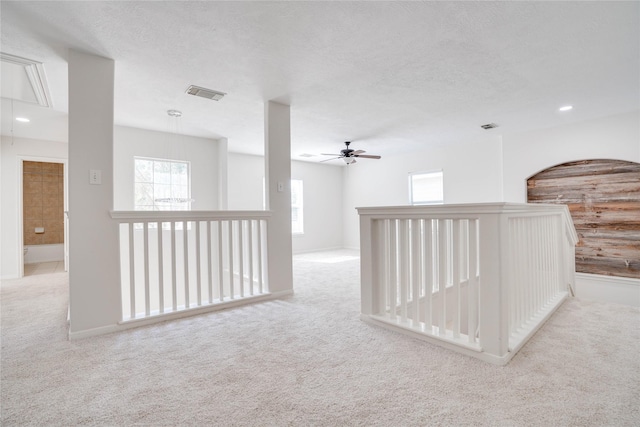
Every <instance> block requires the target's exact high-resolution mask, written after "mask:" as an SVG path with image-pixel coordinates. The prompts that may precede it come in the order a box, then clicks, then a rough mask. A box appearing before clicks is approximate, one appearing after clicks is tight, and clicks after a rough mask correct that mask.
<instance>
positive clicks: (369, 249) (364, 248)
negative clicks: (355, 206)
mask: <svg viewBox="0 0 640 427" xmlns="http://www.w3.org/2000/svg"><path fill="white" fill-rule="evenodd" d="M372 226H373V221H372V220H371V216H369V215H363V214H361V213H360V294H361V295H360V305H361V307H360V313H361V314H362V315H366V316H370V315H372V314H374V308H373V307H374V306H373V301H374V289H373V285H374V279H375V277H374V276H375V275H374V271H373V254H374V251H373V243H374V239H373V232H372V231H373V230H372Z"/></svg>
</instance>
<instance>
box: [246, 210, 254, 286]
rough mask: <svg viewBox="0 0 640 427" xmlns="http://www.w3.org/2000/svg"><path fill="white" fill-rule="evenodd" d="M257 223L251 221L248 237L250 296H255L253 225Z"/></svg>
mask: <svg viewBox="0 0 640 427" xmlns="http://www.w3.org/2000/svg"><path fill="white" fill-rule="evenodd" d="M254 223H255V220H249V227H248V230H247V231H248V232H249V233H248V235H247V240H248V247H249V250H248V252H249V295H253V250H254V248H253V225H254Z"/></svg>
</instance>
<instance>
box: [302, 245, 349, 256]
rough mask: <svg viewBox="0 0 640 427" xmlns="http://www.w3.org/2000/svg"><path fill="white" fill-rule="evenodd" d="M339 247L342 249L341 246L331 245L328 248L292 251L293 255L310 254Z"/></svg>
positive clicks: (334, 249)
mask: <svg viewBox="0 0 640 427" xmlns="http://www.w3.org/2000/svg"><path fill="white" fill-rule="evenodd" d="M340 249H344V248H343V247H342V246H333V247H330V248H316V249H305V250H302V251H294V252H293V255H302V254H311V253H314V252H324V251H338V250H340Z"/></svg>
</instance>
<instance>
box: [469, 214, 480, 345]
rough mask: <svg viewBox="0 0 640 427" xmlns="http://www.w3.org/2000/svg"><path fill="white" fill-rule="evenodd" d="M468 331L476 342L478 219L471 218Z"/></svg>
mask: <svg viewBox="0 0 640 427" xmlns="http://www.w3.org/2000/svg"><path fill="white" fill-rule="evenodd" d="M467 306H468V308H467V310H468V317H467V333H468V334H469V342H470V343H475V342H476V330H477V329H478V220H477V219H470V220H469V285H468V291H467Z"/></svg>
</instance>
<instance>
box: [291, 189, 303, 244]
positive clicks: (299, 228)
mask: <svg viewBox="0 0 640 427" xmlns="http://www.w3.org/2000/svg"><path fill="white" fill-rule="evenodd" d="M302 200H303V197H302V180H300V179H292V180H291V232H292V233H293V234H304V220H303V203H302Z"/></svg>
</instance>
